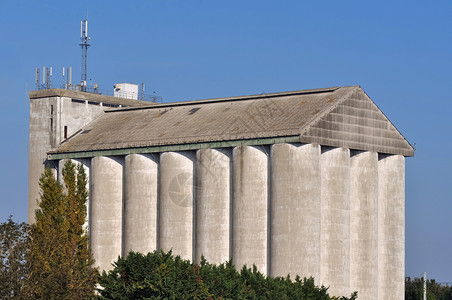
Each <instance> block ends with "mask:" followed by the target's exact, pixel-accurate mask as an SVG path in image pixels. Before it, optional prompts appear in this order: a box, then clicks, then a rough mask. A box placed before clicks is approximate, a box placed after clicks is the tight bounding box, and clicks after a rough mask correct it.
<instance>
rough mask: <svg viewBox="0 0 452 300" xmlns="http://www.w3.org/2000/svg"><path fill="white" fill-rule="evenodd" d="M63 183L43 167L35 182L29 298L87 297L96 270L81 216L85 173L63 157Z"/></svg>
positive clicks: (92, 290) (83, 214)
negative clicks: (36, 195) (37, 197)
mask: <svg viewBox="0 0 452 300" xmlns="http://www.w3.org/2000/svg"><path fill="white" fill-rule="evenodd" d="M62 174H63V180H64V184H65V185H64V187H63V185H62V184H60V183H59V182H58V181H57V180H56V179H55V177H54V175H53V173H52V171H51V169H49V168H46V170H45V171H44V173H43V174H42V176H41V178H40V180H39V184H40V187H41V200H40V202H39V208H38V209H37V210H36V223H35V224H33V225H32V226H31V240H32V242H31V249H30V254H29V258H28V261H29V277H28V279H29V280H28V282H29V296H30V297H32V298H35V299H89V298H91V297H92V296H93V295H94V287H95V284H96V281H97V274H98V273H97V270H96V269H94V268H93V267H92V265H93V262H94V260H93V258H92V255H91V253H90V251H89V246H88V236H87V233H86V229H85V228H84V224H85V220H86V201H87V198H88V196H87V195H88V192H87V190H86V183H87V179H86V174H85V171H84V169H83V166H82V165H79V166H78V167H77V168H76V166H75V165H74V164H73V163H72V162H71V161H67V162H66V163H65V165H64V168H63V171H62Z"/></svg>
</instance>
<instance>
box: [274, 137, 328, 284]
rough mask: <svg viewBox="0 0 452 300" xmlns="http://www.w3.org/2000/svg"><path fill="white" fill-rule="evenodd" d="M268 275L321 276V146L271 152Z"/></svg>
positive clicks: (297, 146) (276, 148)
mask: <svg viewBox="0 0 452 300" xmlns="http://www.w3.org/2000/svg"><path fill="white" fill-rule="evenodd" d="M271 158H272V161H271V225H272V227H271V259H270V261H271V275H273V276H285V275H287V274H288V273H290V274H291V276H292V277H295V276H296V275H297V274H299V275H303V276H313V277H314V278H315V279H316V280H317V283H319V282H318V280H319V276H320V147H319V146H316V145H311V144H307V145H306V144H277V145H273V146H272V151H271Z"/></svg>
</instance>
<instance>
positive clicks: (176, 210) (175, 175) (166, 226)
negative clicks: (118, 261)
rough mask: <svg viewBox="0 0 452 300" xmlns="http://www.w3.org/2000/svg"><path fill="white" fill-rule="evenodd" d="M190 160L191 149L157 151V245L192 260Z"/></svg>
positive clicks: (192, 161) (192, 193)
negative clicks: (158, 154) (189, 150)
mask: <svg viewBox="0 0 452 300" xmlns="http://www.w3.org/2000/svg"><path fill="white" fill-rule="evenodd" d="M194 161H195V157H194V153H193V152H165V153H162V154H160V169H159V172H160V175H159V176H160V211H159V214H160V217H159V223H160V224H159V225H160V226H159V230H160V232H159V240H160V248H161V249H162V250H164V251H168V250H170V249H173V254H175V255H180V256H181V257H182V258H183V259H190V260H194V257H193V254H194V253H193V239H194V236H193V204H194V196H195V194H194V180H195V179H194V174H193V173H194V172H193V171H194V169H193V168H194Z"/></svg>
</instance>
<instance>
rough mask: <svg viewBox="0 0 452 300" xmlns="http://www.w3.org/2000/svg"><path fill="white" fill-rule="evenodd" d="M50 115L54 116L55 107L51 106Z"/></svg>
mask: <svg viewBox="0 0 452 300" xmlns="http://www.w3.org/2000/svg"><path fill="white" fill-rule="evenodd" d="M50 115H51V116H53V105H50Z"/></svg>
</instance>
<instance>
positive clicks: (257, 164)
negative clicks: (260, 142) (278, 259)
mask: <svg viewBox="0 0 452 300" xmlns="http://www.w3.org/2000/svg"><path fill="white" fill-rule="evenodd" d="M267 172H268V157H267V154H266V153H265V152H264V151H262V147H250V146H241V147H235V148H234V150H233V205H232V206H233V216H232V218H233V220H232V228H233V229H232V258H233V260H234V264H235V265H236V267H237V268H239V269H240V268H241V266H243V265H245V264H246V265H247V266H248V267H252V265H253V264H255V265H256V267H257V269H258V270H259V271H260V272H262V273H263V274H267V255H268V254H267V252H268V251H267V235H268V227H269V224H268V203H267V201H268V174H267Z"/></svg>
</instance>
